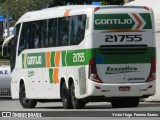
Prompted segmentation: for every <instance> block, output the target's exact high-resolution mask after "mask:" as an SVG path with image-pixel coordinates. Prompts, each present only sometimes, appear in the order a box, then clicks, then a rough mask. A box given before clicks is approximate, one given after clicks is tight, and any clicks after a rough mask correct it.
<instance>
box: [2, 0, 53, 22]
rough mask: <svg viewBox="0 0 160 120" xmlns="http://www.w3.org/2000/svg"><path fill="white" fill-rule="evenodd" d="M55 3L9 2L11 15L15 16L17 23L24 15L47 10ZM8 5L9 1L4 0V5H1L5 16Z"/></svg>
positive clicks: (39, 0) (45, 0)
mask: <svg viewBox="0 0 160 120" xmlns="http://www.w3.org/2000/svg"><path fill="white" fill-rule="evenodd" d="M1 2H2V0H1ZM1 2H0V3H1ZM53 2H54V0H12V1H10V2H9V11H10V15H11V16H13V19H14V20H15V21H17V20H18V19H19V17H20V16H22V15H23V14H24V13H26V12H29V11H35V10H39V9H42V8H46V7H48V6H49V4H53ZM6 5H7V0H3V3H2V4H0V8H1V11H2V14H3V15H4V16H5V13H6Z"/></svg>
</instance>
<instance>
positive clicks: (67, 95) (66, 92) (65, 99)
mask: <svg viewBox="0 0 160 120" xmlns="http://www.w3.org/2000/svg"><path fill="white" fill-rule="evenodd" d="M61 99H62V103H63V107H64V109H71V108H73V107H72V103H71V92H70V89H67V87H66V83H65V82H64V83H63V84H62V88H61Z"/></svg>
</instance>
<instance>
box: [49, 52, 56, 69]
mask: <svg viewBox="0 0 160 120" xmlns="http://www.w3.org/2000/svg"><path fill="white" fill-rule="evenodd" d="M54 57H55V52H51V57H50V63H51V66H52V67H55V63H54Z"/></svg>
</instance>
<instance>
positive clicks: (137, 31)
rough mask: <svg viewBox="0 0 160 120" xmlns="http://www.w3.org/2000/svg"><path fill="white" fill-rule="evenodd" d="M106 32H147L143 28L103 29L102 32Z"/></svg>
mask: <svg viewBox="0 0 160 120" xmlns="http://www.w3.org/2000/svg"><path fill="white" fill-rule="evenodd" d="M106 32H145V31H143V30H105V31H102V32H101V33H106Z"/></svg>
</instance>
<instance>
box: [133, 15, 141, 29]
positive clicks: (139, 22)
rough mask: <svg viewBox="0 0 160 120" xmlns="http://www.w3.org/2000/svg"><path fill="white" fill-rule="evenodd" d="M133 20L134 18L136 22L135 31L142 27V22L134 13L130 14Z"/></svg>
mask: <svg viewBox="0 0 160 120" xmlns="http://www.w3.org/2000/svg"><path fill="white" fill-rule="evenodd" d="M132 15H133V16H134V17H135V18H136V20H137V21H138V26H137V27H136V29H140V27H141V26H142V24H143V23H142V21H141V20H140V18H139V17H138V16H137V15H136V14H135V13H133V14H132Z"/></svg>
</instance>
